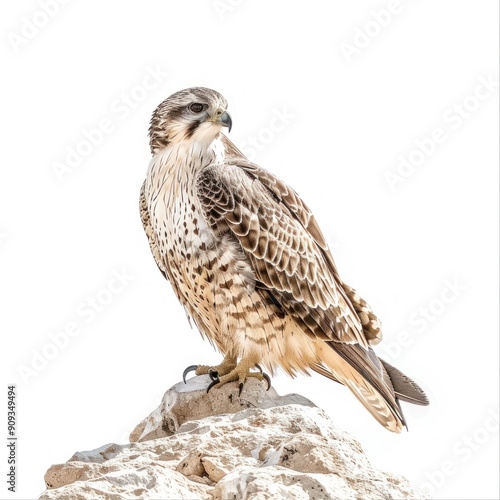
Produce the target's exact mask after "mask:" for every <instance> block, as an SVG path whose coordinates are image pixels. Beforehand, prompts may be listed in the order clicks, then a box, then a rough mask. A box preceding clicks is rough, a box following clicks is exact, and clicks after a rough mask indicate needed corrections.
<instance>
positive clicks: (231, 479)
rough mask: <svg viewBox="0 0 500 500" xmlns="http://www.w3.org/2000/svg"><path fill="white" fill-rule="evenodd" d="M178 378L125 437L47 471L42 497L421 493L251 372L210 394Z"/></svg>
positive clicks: (197, 381)
mask: <svg viewBox="0 0 500 500" xmlns="http://www.w3.org/2000/svg"><path fill="white" fill-rule="evenodd" d="M208 383H209V381H208V377H196V378H194V379H191V380H190V381H189V382H188V384H184V383H179V384H177V385H175V386H174V387H172V388H171V389H170V390H169V391H167V393H166V394H165V396H164V397H163V400H162V403H161V404H160V406H159V407H158V408H157V409H156V410H155V411H153V412H152V413H151V414H150V415H149V416H148V417H147V418H146V419H144V420H143V421H142V422H141V423H140V424H139V425H138V426H137V427H136V428H135V429H134V431H133V432H132V434H131V436H130V441H131V443H130V444H128V445H117V444H108V445H105V446H103V447H101V448H98V449H96V450H93V451H87V452H78V453H75V455H73V457H71V458H70V459H69V460H68V462H66V463H65V464H59V465H54V466H52V467H51V468H50V469H49V470H48V471H47V473H46V475H45V481H46V484H47V488H48V489H47V490H46V492H45V493H44V494H43V495H42V496H41V497H40V500H56V499H57V500H63V499H67V498H71V499H76V500H79V499H82V500H83V499H110V500H111V499H112V500H114V499H116V500H122V499H128V498H140V499H158V498H179V499H182V498H186V499H194V498H197V499H203V500H205V499H206V500H213V499H215V500H229V499H248V500H251V499H255V500H257V499H258V500H265V499H277V498H284V499H288V498H289V499H302V498H304V499H308V500H311V499H316V500H321V499H325V500H326V499H359V498H369V499H370V500H372V499H387V498H398V499H403V498H411V499H418V498H424V497H423V496H421V495H419V493H418V492H416V491H415V490H413V489H412V488H411V486H410V485H409V483H408V481H407V480H406V479H405V478H403V477H400V476H395V475H392V474H389V473H386V472H382V471H380V470H377V469H375V468H373V466H372V465H371V464H370V462H369V460H368V459H367V458H366V456H365V455H364V453H363V450H362V448H361V446H360V445H359V443H358V442H357V441H356V440H354V439H353V438H352V437H351V436H349V435H348V434H347V433H345V432H343V431H341V430H339V429H337V428H336V427H335V426H334V425H333V423H332V421H331V420H330V419H329V417H328V416H327V415H326V414H325V413H324V412H323V411H322V410H321V409H319V408H317V407H316V406H314V404H313V403H311V401H309V400H307V399H305V398H303V397H301V396H298V395H295V394H291V395H288V396H283V397H281V396H279V395H278V394H277V393H276V392H275V391H274V390H273V389H271V390H270V391H268V392H266V391H265V384H262V383H260V382H258V381H257V380H255V379H250V380H248V381H247V383H246V384H245V387H244V389H243V392H242V394H241V396H238V386H237V384H227V385H225V386H223V387H216V388H214V389H212V390H211V391H210V393H208V394H207V393H206V387H207V385H208Z"/></svg>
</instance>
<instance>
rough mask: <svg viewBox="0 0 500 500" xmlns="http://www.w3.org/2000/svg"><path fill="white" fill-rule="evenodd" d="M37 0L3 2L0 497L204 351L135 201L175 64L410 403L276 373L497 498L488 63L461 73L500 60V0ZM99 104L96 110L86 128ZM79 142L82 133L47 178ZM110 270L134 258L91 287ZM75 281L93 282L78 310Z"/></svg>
mask: <svg viewBox="0 0 500 500" xmlns="http://www.w3.org/2000/svg"><path fill="white" fill-rule="evenodd" d="M41 3H42V2H40V3H37V2H36V1H26V0H24V1H19V2H15V3H14V2H10V3H6V4H4V6H3V9H2V10H3V12H2V15H1V21H0V25H1V33H2V44H1V47H0V50H1V54H2V73H3V77H2V80H1V85H2V91H1V123H2V138H3V140H2V167H1V179H0V204H1V206H0V272H1V281H0V283H1V285H0V294H1V296H0V300H1V308H2V309H1V316H0V322H1V339H2V347H1V353H2V358H1V369H2V372H1V381H2V388H1V390H0V393H3V394H4V395H3V396H2V397H0V401H4V403H3V407H4V409H1V408H0V414H2V420H1V422H2V430H1V432H0V435H2V436H4V435H5V433H6V417H5V415H6V412H7V409H6V401H7V397H6V396H7V395H6V391H7V389H6V387H7V384H9V383H10V384H12V383H14V384H17V393H18V399H17V403H18V435H19V441H18V457H19V464H18V492H17V493H16V494H10V493H9V492H8V491H7V484H6V481H4V480H5V477H6V476H5V474H6V471H7V464H6V462H7V456H6V455H7V448H6V447H5V445H2V446H1V447H0V448H1V449H3V450H4V451H3V452H2V453H1V454H0V463H1V464H2V467H1V468H0V470H1V471H2V473H1V477H2V478H4V479H2V481H1V483H0V498H17V499H26V498H36V497H37V496H38V495H39V494H40V493H41V492H42V491H43V490H44V482H43V475H44V473H45V471H46V469H47V468H48V467H49V466H50V465H51V464H53V463H60V462H64V461H66V460H67V459H68V458H70V457H71V455H72V454H73V452H75V451H77V450H86V449H92V448H96V447H98V446H101V445H103V444H105V443H108V442H118V443H125V442H127V437H128V433H129V432H130V431H131V430H132V429H133V428H134V426H135V425H136V424H137V423H138V422H139V421H140V420H141V419H142V418H144V417H145V416H146V415H148V414H149V412H150V411H152V410H153V409H154V408H156V406H157V405H158V403H159V402H160V399H161V396H162V394H163V392H164V391H165V390H167V389H168V388H169V387H170V386H171V385H173V384H174V383H176V382H178V381H179V380H180V377H181V373H182V370H183V369H184V368H185V367H186V366H187V365H190V364H193V363H201V362H202V363H217V362H218V361H219V360H220V356H219V355H218V354H217V353H215V352H214V351H212V348H211V347H210V345H209V344H208V343H207V342H203V341H202V340H201V338H200V337H199V335H198V333H197V332H196V331H194V330H191V329H190V328H189V325H188V322H187V320H186V318H185V314H184V311H183V310H182V308H181V307H180V306H179V305H178V303H177V301H176V299H175V297H174V295H173V293H172V291H171V289H170V286H169V284H168V283H167V282H165V281H164V279H163V278H162V276H161V274H160V273H159V271H158V269H157V268H156V265H155V263H154V261H153V258H152V256H151V255H150V251H149V247H148V244H147V241H146V238H145V236H144V234H143V230H142V226H141V223H140V220H139V214H138V206H137V199H138V192H139V188H140V186H141V183H142V181H143V179H144V176H145V173H146V168H147V165H148V162H149V158H150V153H149V148H148V139H147V129H148V124H149V118H150V115H151V113H152V111H153V109H154V108H155V107H156V105H157V104H158V103H160V102H161V101H162V100H163V99H165V98H166V97H167V96H168V95H170V94H171V93H173V92H175V91H177V90H180V89H182V88H185V87H189V86H195V85H202V86H208V87H212V88H215V89H217V90H218V91H220V92H221V93H222V94H223V95H225V96H226V98H227V99H228V101H229V111H230V113H231V115H232V118H233V131H232V132H231V134H230V137H231V139H232V140H233V141H234V143H235V144H236V145H237V146H240V147H242V148H243V149H245V148H246V150H247V151H248V141H249V138H250V137H252V136H255V137H260V139H259V141H260V142H259V148H260V151H258V152H257V154H256V155H255V157H254V158H253V159H254V160H255V161H256V162H257V163H259V164H260V165H261V166H263V167H265V168H267V169H269V170H271V171H273V172H274V173H275V174H277V175H278V176H279V177H280V178H282V179H284V180H286V181H287V182H288V183H289V184H290V185H291V186H293V187H294V188H295V189H296V190H297V191H298V192H299V193H300V194H301V196H302V197H303V198H304V200H305V201H306V202H307V203H308V204H309V205H310V206H311V207H312V209H313V210H314V212H315V214H316V216H317V218H318V220H319V222H320V224H321V226H322V228H323V230H324V232H325V234H326V235H327V237H328V239H329V241H330V243H331V246H332V249H333V253H334V257H335V259H336V262H337V265H338V267H339V270H340V273H341V275H342V277H343V279H344V280H345V281H346V282H347V283H349V284H351V285H352V286H354V287H355V288H356V289H358V291H359V292H360V293H361V295H362V296H363V297H365V298H366V299H367V300H368V302H369V303H370V304H371V306H372V307H373V309H374V310H375V311H376V312H377V314H378V315H379V316H380V317H381V319H382V321H383V324H384V332H385V338H384V342H383V343H382V344H381V345H380V346H379V349H378V351H377V352H378V353H379V354H380V355H382V356H383V357H385V358H386V359H388V360H389V361H391V360H392V362H393V363H394V364H396V365H397V366H398V367H399V368H401V369H402V370H403V371H405V372H406V373H408V374H409V375H411V376H412V377H413V378H415V380H417V381H418V382H419V383H420V384H421V385H422V386H423V387H424V388H425V390H426V391H427V393H428V395H429V397H430V400H431V405H430V406H429V407H428V408H420V407H414V406H411V405H404V411H405V414H406V416H407V419H408V422H409V432H404V433H402V434H401V435H392V434H390V433H389V432H387V431H386V430H384V429H383V428H382V427H381V426H379V425H378V424H377V423H376V421H375V420H374V419H373V418H372V417H371V416H370V415H369V414H368V412H366V411H365V410H364V409H363V408H362V407H361V406H360V405H359V403H358V402H357V401H356V400H355V398H354V397H353V396H352V395H351V394H350V393H349V391H348V390H347V389H345V388H344V387H341V386H339V385H337V384H334V383H332V382H330V381H328V380H326V379H323V378H321V377H320V376H313V377H311V378H309V377H304V376H300V377H299V378H297V379H295V380H291V379H289V378H287V377H286V376H284V375H279V376H278V377H276V378H274V380H273V385H274V387H275V388H276V389H277V390H278V392H279V393H281V394H283V393H288V392H297V393H300V394H302V395H304V396H306V397H308V398H310V399H312V400H313V401H314V402H315V403H316V404H317V405H319V406H320V407H322V408H324V409H325V410H326V411H327V412H328V414H329V415H330V416H331V417H332V419H333V420H334V422H335V423H336V424H337V425H338V426H340V427H341V428H343V429H346V430H347V431H349V432H350V433H352V434H353V435H355V436H356V437H357V438H358V439H359V440H360V442H361V443H362V445H363V447H364V449H365V451H366V453H367V455H368V456H369V457H370V458H371V459H372V461H373V462H374V464H376V465H377V466H380V467H383V468H385V469H387V470H390V471H392V472H397V473H401V474H404V475H406V476H407V477H408V478H409V479H410V480H411V482H412V483H413V484H414V485H416V486H419V485H422V484H423V483H426V482H427V489H428V490H429V491H431V492H432V493H433V495H434V497H435V498H447V499H448V498H454V499H462V498H463V499H472V498H474V499H494V498H498V497H499V491H498V315H497V312H498V303H497V300H498V294H497V276H498V264H497V251H498V247H497V242H498V239H497V231H498V215H497V184H498V149H497V143H498V133H499V131H498V121H497V120H498V111H497V110H498V83H497V84H496V85H497V86H496V88H494V87H491V88H490V90H489V91H488V90H485V89H486V88H485V87H482V88H479V90H477V89H478V86H481V85H482V84H481V78H483V79H484V80H488V79H489V80H490V81H494V82H495V81H496V82H498V28H497V19H498V3H497V2H496V1H494V0H489V1H488V0H481V1H456V0H455V1H451V0H448V1H440V2H435V1H431V0H419V1H413V2H411V1H406V0H401V2H397V1H395V0H393V1H392V2H388V1H357V2H351V1H348V0H341V1H336V2H326V1H310V2H307V3H306V2H295V1H290V0H286V1H285V0H281V1H273V2H266V1H264V0H253V1H249V0H247V1H237V0H221V1H220V2H219V9H217V8H216V5H214V2H212V1H211V0H206V1H201V0H199V1H198V0H195V1H180V0H178V1H153V0H150V1H141V2H139V1H118V0H113V1H110V0H108V1H106V2H98V1H96V0H91V1H85V2H83V1H77V0H73V1H69V2H67V3H66V5H60V6H59V11H58V12H57V13H54V14H53V17H52V18H50V19H49V20H48V22H46V24H45V26H42V27H40V28H37V27H36V26H35V28H34V29H33V28H29V27H26V26H27V24H26V23H28V22H30V21H31V20H33V21H36V22H37V23H38V24H39V25H40V24H43V23H44V15H43V14H40V12H43V10H41V6H40V5H41ZM224 5H225V6H226V9H224ZM388 7H391V8H393V7H395V10H396V12H395V13H393V14H391V15H390V18H388V17H387V15H385V17H384V13H382V14H381V15H378V16H377V13H379V12H380V11H382V10H387V9H388ZM393 10H394V9H393ZM37 16H38V17H37ZM45 17H46V16H45ZM375 17H378V19H379V20H378V21H376V20H375ZM25 18H26V19H25ZM45 20H47V19H45ZM367 23H368V24H367ZM382 23H383V24H385V26H381V24H382ZM23 30H24V31H23ZM365 30H368V32H369V36H368V37H366V35H362V32H364V31H365ZM23 33H24V34H25V35H29V36H30V37H31V38H29V39H28V37H27V36H26V37H24V39H23V38H22V37H23ZM346 44H351V46H352V47H354V51H352V52H351V54H350V57H348V56H346V51H348V48H347V47H348V45H346ZM355 44H357V45H355ZM362 45H365V46H364V47H361V46H362ZM352 47H351V48H352ZM148 68H149V70H148ZM155 68H156V69H155ZM152 70H154V71H156V75H157V81H155V80H152V79H151V78H149V79H148V78H146V76H147V75H148V71H152ZM145 78H146V80H145ZM143 82H144V83H145V84H146V86H147V87H148V88H147V89H145V88H144V87H143V88H141V86H142V85H143ZM490 86H491V85H490ZM476 91H478V92H479V95H480V96H481V99H482V100H478V99H477V98H475V97H474V94H475V92H476ZM127 95H129V96H132V97H130V98H127V97H126V96H127ZM126 99H131V100H129V101H128V104H126V102H127V101H126ZM464 101H465V103H464ZM463 104H464V105H466V107H467V108H468V109H469V111H467V109H466V113H464V116H463V117H462V118H457V116H459V114H458V113H459V111H458V109H459V108H454V106H462V105H463ZM277 111H278V112H282V113H283V112H286V113H287V114H288V115H289V118H288V119H287V122H288V123H282V122H279V123H278V122H276V120H274V121H273V116H275V115H276V112H277ZM465 114H467V116H466V117H465ZM290 115H293V117H290ZM103 119H105V120H107V124H108V125H107V126H108V129H107V130H108V132H109V133H106V134H103V137H102V139H101V142H100V144H96V145H91V146H90V148H89V147H87V149H85V144H83V145H82V141H84V140H85V136H84V133H85V131H90V130H91V129H94V128H96V127H98V126H99V124H100V122H101V120H103ZM105 123H106V122H105ZM271 123H272V124H274V125H275V128H276V124H278V125H279V128H280V130H279V131H275V132H272V131H271V132H270V131H269V130H266V129H268V128H269V126H270V124H271ZM281 125H283V126H281ZM436 128H440V129H442V131H443V133H444V134H445V137H446V140H444V141H442V142H441V144H437V145H434V148H433V151H432V152H431V154H430V155H429V156H428V157H425V161H421V165H419V166H417V167H415V169H414V171H413V172H410V171H409V170H407V171H405V175H406V177H404V178H403V177H402V178H401V179H402V180H403V182H401V183H399V184H398V185H397V186H396V187H395V189H394V190H391V188H390V186H389V183H388V181H387V179H386V173H387V172H388V171H391V172H394V173H397V168H398V164H399V163H400V160H398V157H399V156H400V155H402V156H403V157H405V158H408V157H409V156H410V155H411V154H412V151H413V150H415V149H416V148H417V146H416V143H415V141H416V140H421V141H422V140H425V139H428V138H430V137H431V135H432V133H433V130H434V129H436ZM109 129H112V130H111V131H109ZM438 135H439V132H438ZM95 138H98V134H94V139H95ZM424 142H425V141H424ZM245 144H246V146H245ZM78 146H79V147H80V148H81V149H83V150H84V151H85V152H86V153H88V154H87V156H86V157H85V158H83V159H82V161H81V162H80V164H79V165H77V166H75V167H74V168H73V169H71V171H69V172H65V173H63V175H62V176H61V174H59V178H58V176H57V175H56V172H55V170H54V165H55V164H56V163H57V162H59V163H65V161H66V160H65V157H66V155H67V152H68V147H70V148H76V147H78ZM87 146H88V145H87ZM429 148H431V149H432V147H431V146H429ZM249 153H250V154H251V151H249ZM413 157H414V158H416V161H417V162H418V160H419V159H422V158H420V157H419V154H418V153H414V154H413ZM122 270H125V274H126V275H129V276H130V277H132V278H131V279H130V281H129V282H127V284H126V286H125V287H124V288H123V289H122V291H121V292H115V293H114V294H112V295H111V294H110V292H107V291H106V288H107V286H108V283H109V281H110V280H111V279H112V277H113V274H112V273H113V271H115V272H123V271H122ZM127 279H128V278H127ZM450 283H451V285H452V288H450ZM115 285H116V283H115ZM115 288H116V287H115ZM446 288H448V290H447V291H446V290H444V289H446ZM443 290H444V292H443ZM442 293H444V295H442ZM441 296H442V297H444V298H445V299H446V302H444V301H443V300H442V299H441ZM91 297H98V298H100V299H102V301H104V302H106V301H110V303H108V304H106V305H104V306H102V311H99V312H98V313H96V314H95V316H91V314H90V313H88V310H89V306H88V305H87V303H86V301H87V300H88V299H89V298H91ZM99 307H100V306H99ZM429 307H430V308H431V309H430V310H431V311H434V312H431V313H430V314H431V316H428V317H427V318H428V319H423V318H424V316H421V314H427V313H423V312H422V311H423V310H422V309H419V308H427V309H428V308H429ZM85 311H87V312H85ZM68 323H74V324H76V325H77V327H78V328H79V329H80V330H79V332H80V333H79V335H77V336H73V337H71V338H70V339H69V340H68V341H67V345H66V346H65V347H64V348H62V349H60V350H59V352H55V351H54V347H53V341H52V340H51V337H50V336H49V335H50V334H51V335H52V338H55V337H54V336H55V335H56V334H58V333H59V334H60V332H62V331H63V330H64V328H66V326H67V324H68ZM58 338H59V339H62V338H63V335H62V334H60V335H59V336H58ZM61 342H62V341H61ZM51 344H52V347H51ZM44 352H45V354H48V355H49V356H52V358H53V359H50V360H46V361H45V363H46V364H45V366H43V363H44V361H43V360H41V358H40V356H42V355H43V353H44ZM37 356H38V358H37ZM33 358H35V359H38V361H37V362H36V361H35V367H37V368H36V370H35V369H34V368H33V367H32V362H33ZM45 359H46V357H45ZM28 369H33V372H31V373H30V372H28V371H27V370H28ZM23 370H24V376H23V375H22V373H21V372H22V371H23ZM27 373H28V374H29V375H26V374H27ZM467 436H469V437H467ZM468 439H469V440H468ZM3 455H5V457H4V456H3ZM443 469H444V471H445V472H444V473H443V472H442V471H443ZM445 473H446V475H445Z"/></svg>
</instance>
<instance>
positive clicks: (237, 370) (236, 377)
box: [207, 361, 271, 396]
mask: <svg viewBox="0 0 500 500" xmlns="http://www.w3.org/2000/svg"><path fill="white" fill-rule="evenodd" d="M253 366H256V367H257V368H258V369H259V371H258V372H251V371H250V368H251V367H253ZM210 376H211V378H212V382H211V383H210V385H209V386H208V387H207V392H208V391H209V390H210V389H211V388H212V387H213V386H214V385H224V384H227V383H228V382H238V381H239V382H240V385H239V395H240V396H241V391H242V390H243V385H244V384H245V382H246V379H247V378H249V377H254V378H256V379H258V380H261V381H262V380H265V381H266V382H267V389H266V390H269V389H270V388H271V379H270V378H269V375H267V373H263V372H262V370H261V368H260V366H259V365H252V364H250V363H245V362H244V361H242V362H241V363H240V364H239V365H236V366H235V367H234V369H233V370H231V371H230V372H229V373H227V374H225V375H223V376H222V377H212V375H210Z"/></svg>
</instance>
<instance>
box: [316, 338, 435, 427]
mask: <svg viewBox="0 0 500 500" xmlns="http://www.w3.org/2000/svg"><path fill="white" fill-rule="evenodd" d="M317 353H318V357H319V359H320V360H321V361H322V364H321V365H319V364H318V365H315V366H313V367H312V368H313V370H315V371H317V372H318V373H321V374H322V375H325V376H327V377H329V378H331V379H332V380H335V381H337V382H340V383H341V384H344V385H345V386H347V387H348V388H349V389H350V390H351V391H352V393H353V394H354V395H355V396H356V398H357V399H358V400H359V401H360V402H361V403H362V404H363V406H364V407H365V408H366V409H367V410H368V411H369V412H370V413H371V414H372V415H373V417H375V419H376V420H377V421H378V422H379V423H380V424H381V425H382V426H384V427H385V428H386V429H388V430H390V431H392V432H401V430H402V429H403V427H406V420H405V418H404V415H403V412H402V410H401V406H400V404H399V399H401V400H402V401H407V402H410V403H415V404H420V405H426V404H428V403H429V402H428V399H427V397H426V395H425V394H424V392H423V391H422V389H421V388H420V387H419V386H418V385H417V384H416V383H415V382H413V381H412V380H411V379H410V378H408V377H407V376H406V375H404V374H403V373H401V372H400V371H399V370H397V369H396V368H394V367H393V366H391V365H390V364H389V363H386V362H385V361H382V360H380V359H379V358H378V357H377V356H376V355H375V353H374V352H373V350H371V349H369V350H366V349H365V348H363V347H361V346H359V345H355V344H354V345H353V344H350V345H349V344H341V343H336V342H318V343H317Z"/></svg>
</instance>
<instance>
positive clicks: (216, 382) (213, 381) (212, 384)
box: [207, 378, 220, 394]
mask: <svg viewBox="0 0 500 500" xmlns="http://www.w3.org/2000/svg"><path fill="white" fill-rule="evenodd" d="M219 382H220V380H219V379H218V378H217V379H216V380H212V382H210V385H209V386H208V387H207V394H208V391H209V390H210V389H211V388H212V387H213V386H214V385H217V384H218V383H219Z"/></svg>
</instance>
